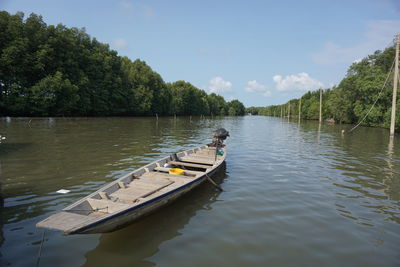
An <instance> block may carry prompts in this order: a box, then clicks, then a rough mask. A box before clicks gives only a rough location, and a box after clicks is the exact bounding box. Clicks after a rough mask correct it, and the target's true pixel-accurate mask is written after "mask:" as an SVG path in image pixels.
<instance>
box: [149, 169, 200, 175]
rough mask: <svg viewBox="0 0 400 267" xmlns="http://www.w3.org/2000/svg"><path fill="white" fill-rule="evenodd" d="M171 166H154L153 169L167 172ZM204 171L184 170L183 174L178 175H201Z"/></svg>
mask: <svg viewBox="0 0 400 267" xmlns="http://www.w3.org/2000/svg"><path fill="white" fill-rule="evenodd" d="M170 169H172V168H166V167H155V168H154V170H155V171H160V172H167V173H169V170H170ZM203 173H204V172H199V171H190V170H185V175H179V176H192V177H193V176H198V175H202V174H203Z"/></svg>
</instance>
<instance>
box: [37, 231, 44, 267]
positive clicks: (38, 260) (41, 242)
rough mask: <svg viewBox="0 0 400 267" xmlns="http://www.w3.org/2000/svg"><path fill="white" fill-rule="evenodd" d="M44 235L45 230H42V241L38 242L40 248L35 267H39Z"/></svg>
mask: <svg viewBox="0 0 400 267" xmlns="http://www.w3.org/2000/svg"><path fill="white" fill-rule="evenodd" d="M45 234H46V229H44V230H43V234H42V241H40V248H39V253H38V257H37V260H36V267H38V266H39V262H40V257H41V256H42V247H43V243H44V236H45Z"/></svg>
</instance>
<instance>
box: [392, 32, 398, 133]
mask: <svg viewBox="0 0 400 267" xmlns="http://www.w3.org/2000/svg"><path fill="white" fill-rule="evenodd" d="M399 45H400V34H397V38H396V55H395V59H394V60H395V61H394V63H395V64H394V77H393V97H392V116H391V119H390V137H394V128H395V120H396V104H397V84H398V83H399Z"/></svg>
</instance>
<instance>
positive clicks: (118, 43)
mask: <svg viewBox="0 0 400 267" xmlns="http://www.w3.org/2000/svg"><path fill="white" fill-rule="evenodd" d="M112 44H113V46H114V47H115V48H116V49H118V50H125V49H127V48H128V42H127V41H125V39H116V40H114V41H113V43H112Z"/></svg>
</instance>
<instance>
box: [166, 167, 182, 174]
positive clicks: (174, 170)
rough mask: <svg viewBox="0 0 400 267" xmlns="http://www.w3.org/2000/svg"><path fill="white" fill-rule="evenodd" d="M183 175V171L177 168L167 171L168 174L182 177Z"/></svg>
mask: <svg viewBox="0 0 400 267" xmlns="http://www.w3.org/2000/svg"><path fill="white" fill-rule="evenodd" d="M184 173H185V171H184V170H182V169H179V168H172V169H170V170H169V174H175V175H183V174H184Z"/></svg>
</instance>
